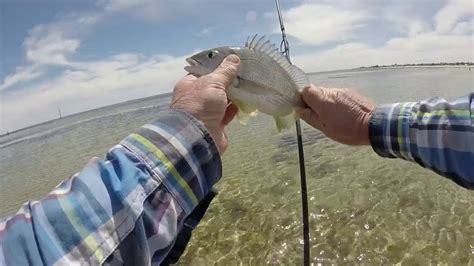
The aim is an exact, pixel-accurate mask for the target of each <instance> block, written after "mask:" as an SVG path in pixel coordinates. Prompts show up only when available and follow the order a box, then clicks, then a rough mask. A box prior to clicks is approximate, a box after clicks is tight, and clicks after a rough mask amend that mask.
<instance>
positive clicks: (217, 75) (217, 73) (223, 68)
mask: <svg viewBox="0 0 474 266" xmlns="http://www.w3.org/2000/svg"><path fill="white" fill-rule="evenodd" d="M239 64H240V58H239V57H238V56H236V55H234V54H231V55H229V56H227V57H226V58H224V60H223V61H222V63H221V64H220V65H219V66H218V67H217V68H216V69H215V70H214V71H213V72H212V74H213V76H214V80H216V81H218V82H222V84H223V85H224V87H225V88H227V87H229V85H230V84H232V82H233V81H234V79H235V78H236V77H237V70H238V69H239Z"/></svg>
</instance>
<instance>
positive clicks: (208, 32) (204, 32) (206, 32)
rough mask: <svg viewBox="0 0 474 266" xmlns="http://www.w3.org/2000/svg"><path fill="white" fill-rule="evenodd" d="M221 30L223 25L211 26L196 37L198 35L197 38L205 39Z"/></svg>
mask: <svg viewBox="0 0 474 266" xmlns="http://www.w3.org/2000/svg"><path fill="white" fill-rule="evenodd" d="M220 28H222V25H215V26H210V27H207V28H204V29H202V30H201V31H200V32H198V33H196V34H195V35H196V37H199V38H202V37H205V36H207V35H209V34H211V33H213V32H215V31H216V30H218V29H220Z"/></svg>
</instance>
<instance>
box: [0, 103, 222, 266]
mask: <svg viewBox="0 0 474 266" xmlns="http://www.w3.org/2000/svg"><path fill="white" fill-rule="evenodd" d="M220 176H221V162H220V157H219V155H218V152H217V149H216V147H215V145H214V143H213V140H212V138H211V137H210V136H209V134H208V133H207V131H206V130H205V129H204V127H203V126H201V125H200V123H199V122H197V121H196V120H195V119H193V118H192V117H190V116H189V115H186V114H183V113H178V112H168V113H165V114H163V115H162V116H161V117H160V118H159V119H158V120H157V121H156V122H154V123H153V124H149V125H145V126H144V127H143V128H142V129H141V131H140V132H139V133H138V134H131V135H130V136H129V137H127V138H126V139H125V140H124V141H122V142H121V144H120V145H117V146H116V147H114V148H113V149H111V150H110V152H109V153H108V154H107V157H106V159H105V160H100V159H92V160H91V161H90V162H89V163H88V164H87V165H86V167H85V168H84V169H83V170H82V171H81V172H80V173H78V174H76V175H74V176H73V177H71V178H69V179H67V180H65V181H64V182H63V183H62V184H61V185H59V186H58V187H57V188H56V189H55V190H54V191H53V192H52V193H51V194H49V195H48V196H47V197H45V198H44V199H42V200H40V201H38V202H30V203H27V204H25V205H24V206H23V207H22V209H21V210H20V211H19V212H18V213H17V214H16V215H14V216H12V217H10V218H7V219H6V220H4V221H2V222H1V223H0V240H1V242H0V251H2V252H1V253H0V264H9V265H18V264H35V263H41V262H42V263H45V264H53V263H64V264H68V263H70V262H72V261H76V262H79V263H86V264H88V263H91V264H97V263H103V262H111V263H114V262H122V263H123V262H126V261H129V262H132V261H133V262H134V263H137V262H140V261H143V262H146V263H148V262H149V261H154V262H161V261H162V260H163V259H165V257H166V255H167V254H168V252H169V251H170V250H171V249H172V247H173V246H174V245H175V240H176V238H177V236H178V234H179V233H180V232H181V231H182V228H183V226H184V227H187V230H188V231H189V229H192V228H193V227H194V226H195V225H196V223H197V222H198V221H199V219H200V217H201V216H202V213H203V211H205V209H206V208H207V204H208V203H209V201H210V199H212V196H213V195H214V194H212V192H211V189H212V186H213V185H214V184H215V183H216V182H217V181H218V180H219V178H220ZM200 202H204V206H200V207H199V208H196V207H197V206H198V204H200ZM203 208H204V210H202V209H203ZM195 209H197V210H200V213H196V212H193V211H194V210H195ZM191 214H193V215H191ZM196 219H197V221H196ZM184 224H186V225H184ZM2 260H3V261H2Z"/></svg>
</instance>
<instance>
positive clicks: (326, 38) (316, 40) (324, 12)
mask: <svg viewBox="0 0 474 266" xmlns="http://www.w3.org/2000/svg"><path fill="white" fill-rule="evenodd" d="M268 16H269V15H267V17H268ZM271 16H272V17H273V14H272V15H271ZM284 18H285V26H286V28H287V33H288V34H291V35H292V36H294V37H296V38H298V40H300V41H301V43H303V44H309V45H320V44H324V43H328V42H333V41H346V40H349V39H352V38H353V37H355V32H354V31H355V30H356V29H358V28H360V27H362V26H363V25H364V23H365V22H366V21H367V20H369V19H370V16H369V14H367V13H366V12H365V11H363V10H361V9H341V8H338V7H337V6H333V5H327V4H302V5H300V6H297V7H294V8H291V9H289V10H287V11H285V14H284ZM274 32H275V33H277V32H280V28H279V26H278V25H275V27H274Z"/></svg>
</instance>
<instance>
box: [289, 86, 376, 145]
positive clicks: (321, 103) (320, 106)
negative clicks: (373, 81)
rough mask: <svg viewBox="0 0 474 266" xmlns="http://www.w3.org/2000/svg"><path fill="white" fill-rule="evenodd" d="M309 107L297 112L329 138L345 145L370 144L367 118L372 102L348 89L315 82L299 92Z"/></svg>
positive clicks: (370, 111)
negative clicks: (324, 86)
mask: <svg viewBox="0 0 474 266" xmlns="http://www.w3.org/2000/svg"><path fill="white" fill-rule="evenodd" d="M302 97H303V100H304V101H305V102H306V104H307V105H308V108H306V109H303V110H300V111H299V112H298V115H299V116H300V117H301V118H302V119H303V120H304V121H306V123H308V124H310V125H311V126H313V127H315V128H317V129H319V130H320V131H322V132H323V133H324V134H325V135H326V136H328V137H329V138H331V139H333V140H335V141H338V142H341V143H344V144H347V145H369V144H370V140H369V120H370V117H371V115H372V112H373V110H374V109H375V104H374V103H373V102H372V101H370V100H369V99H367V98H365V97H364V96H362V95H359V94H358V93H356V92H354V91H351V90H348V89H328V88H322V87H318V88H316V87H315V86H314V85H311V86H309V87H306V88H305V89H304V90H303V92H302Z"/></svg>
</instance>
